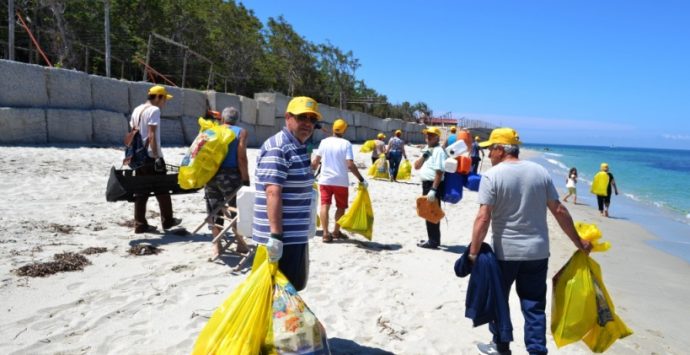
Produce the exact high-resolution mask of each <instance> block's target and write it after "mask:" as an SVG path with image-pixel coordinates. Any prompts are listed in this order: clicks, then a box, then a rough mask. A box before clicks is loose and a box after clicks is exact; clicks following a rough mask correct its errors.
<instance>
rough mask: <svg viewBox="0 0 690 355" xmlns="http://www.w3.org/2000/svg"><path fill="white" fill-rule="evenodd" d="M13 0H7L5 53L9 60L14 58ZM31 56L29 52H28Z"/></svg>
mask: <svg viewBox="0 0 690 355" xmlns="http://www.w3.org/2000/svg"><path fill="white" fill-rule="evenodd" d="M14 22H15V18H14V0H7V53H8V58H7V59H9V60H14ZM29 57H31V52H29Z"/></svg>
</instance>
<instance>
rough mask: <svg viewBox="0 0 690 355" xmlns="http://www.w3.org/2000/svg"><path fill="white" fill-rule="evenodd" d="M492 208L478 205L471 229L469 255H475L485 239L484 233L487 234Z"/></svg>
mask: <svg viewBox="0 0 690 355" xmlns="http://www.w3.org/2000/svg"><path fill="white" fill-rule="evenodd" d="M492 210H493V207H492V206H490V205H480V206H479V211H478V212H477V217H475V218H474V225H473V227H472V244H471V245H470V254H472V255H477V254H478V253H479V249H480V248H481V246H482V243H483V242H484V239H485V238H486V233H488V232H489V223H491V212H492Z"/></svg>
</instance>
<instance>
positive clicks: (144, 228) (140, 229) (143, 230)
mask: <svg viewBox="0 0 690 355" xmlns="http://www.w3.org/2000/svg"><path fill="white" fill-rule="evenodd" d="M157 231H158V228H156V227H155V226H151V225H148V224H147V225H144V226H139V227H136V228H134V233H135V234H142V233H154V232H157Z"/></svg>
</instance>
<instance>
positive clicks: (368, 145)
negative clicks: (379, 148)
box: [359, 139, 376, 153]
mask: <svg viewBox="0 0 690 355" xmlns="http://www.w3.org/2000/svg"><path fill="white" fill-rule="evenodd" d="M374 148H376V141H374V140H373V139H372V140H368V141H366V142H364V144H362V146H361V147H360V148H359V152H360V153H371V152H373V151H374Z"/></svg>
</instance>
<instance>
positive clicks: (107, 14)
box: [103, 0, 110, 78]
mask: <svg viewBox="0 0 690 355" xmlns="http://www.w3.org/2000/svg"><path fill="white" fill-rule="evenodd" d="M103 11H104V12H105V76H106V77H108V78H109V77H110V0H103Z"/></svg>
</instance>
